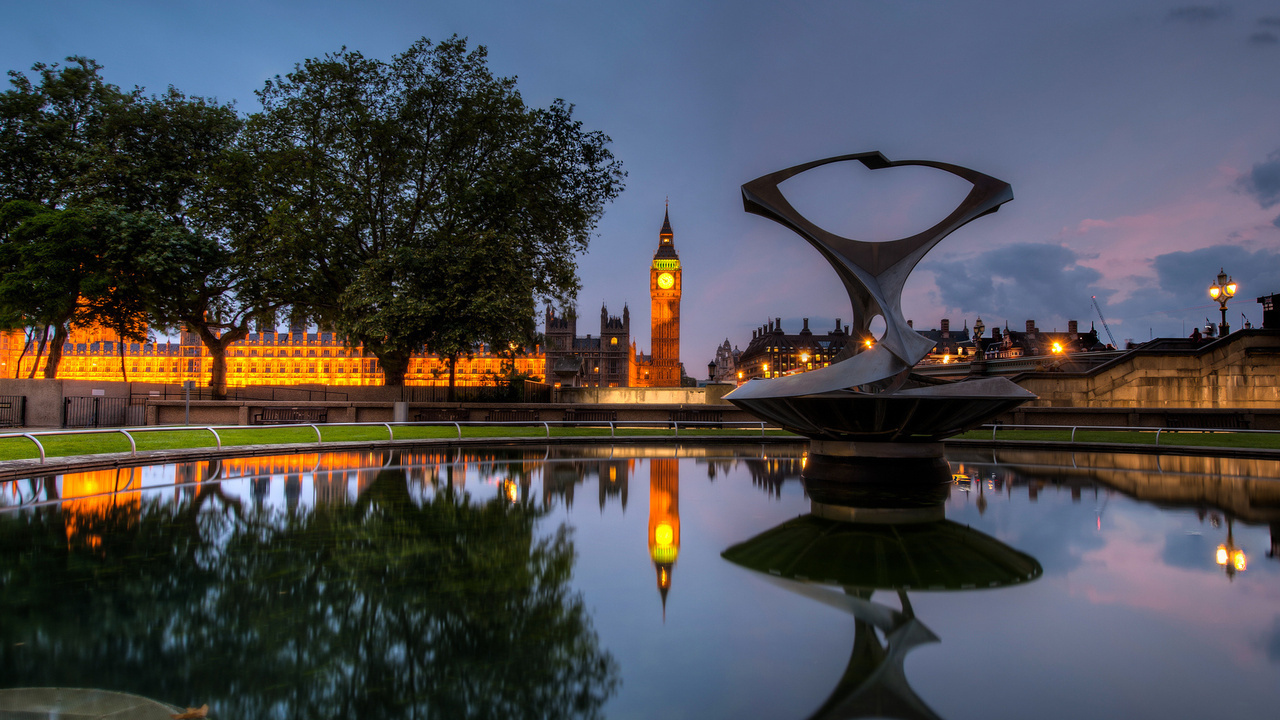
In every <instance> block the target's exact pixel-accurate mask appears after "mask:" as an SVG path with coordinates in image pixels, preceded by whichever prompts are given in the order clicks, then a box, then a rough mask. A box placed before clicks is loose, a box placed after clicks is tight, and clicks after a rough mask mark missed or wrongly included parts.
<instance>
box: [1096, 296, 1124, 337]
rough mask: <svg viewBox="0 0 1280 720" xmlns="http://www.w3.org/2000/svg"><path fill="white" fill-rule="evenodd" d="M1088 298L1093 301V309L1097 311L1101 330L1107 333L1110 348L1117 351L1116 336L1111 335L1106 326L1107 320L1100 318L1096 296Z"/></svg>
mask: <svg viewBox="0 0 1280 720" xmlns="http://www.w3.org/2000/svg"><path fill="white" fill-rule="evenodd" d="M1089 297H1090V299H1092V300H1093V309H1094V310H1097V311H1098V319H1099V320H1101V321H1102V329H1103V330H1106V331H1107V339H1108V340H1110V341H1111V347H1113V348H1117V349H1118V348H1119V346H1118V345H1116V336H1115V335H1112V334H1111V328H1110V327H1108V326H1107V319H1106V318H1104V317H1102V308H1100V307H1098V296H1097V295H1090V296H1089Z"/></svg>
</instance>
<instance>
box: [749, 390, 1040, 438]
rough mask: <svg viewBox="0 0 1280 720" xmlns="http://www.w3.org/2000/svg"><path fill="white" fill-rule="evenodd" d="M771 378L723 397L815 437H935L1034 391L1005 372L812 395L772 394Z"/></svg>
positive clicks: (967, 426)
mask: <svg viewBox="0 0 1280 720" xmlns="http://www.w3.org/2000/svg"><path fill="white" fill-rule="evenodd" d="M771 382H772V381H770V380H764V381H760V380H753V381H752V382H751V383H749V384H747V385H743V386H742V387H739V388H738V389H737V390H735V391H733V392H731V393H729V394H728V395H726V396H725V399H726V400H728V401H729V402H731V403H733V404H734V405H737V406H738V407H740V408H742V409H743V410H746V411H747V412H749V413H751V414H752V415H755V416H756V417H758V418H760V419H762V420H765V421H766V422H771V423H773V424H775V425H777V426H778V427H781V428H784V429H786V430H790V431H791V432H794V433H797V434H799V435H803V436H805V437H807V438H810V439H813V440H835V441H840V442H854V443H860V442H864V443H881V444H886V445H888V444H893V445H915V444H932V443H936V442H937V441H939V440H941V439H943V438H945V437H949V436H951V435H956V434H959V433H962V432H964V431H966V430H970V429H972V428H975V427H977V426H979V425H981V424H982V423H984V422H987V421H988V420H990V419H991V418H994V417H995V416H997V415H999V414H1001V413H1003V412H1006V411H1009V410H1012V409H1013V408H1015V407H1017V406H1019V405H1021V404H1022V403H1024V402H1026V401H1028V400H1034V399H1035V397H1036V396H1035V395H1033V394H1032V393H1030V392H1027V391H1026V390H1024V389H1022V388H1020V387H1018V386H1017V385H1015V384H1014V383H1012V382H1010V381H1009V380H1008V378H1003V377H994V378H992V377H987V378H974V379H970V380H961V381H959V382H953V383H941V384H927V385H926V384H923V383H921V384H918V385H916V386H914V387H911V386H908V387H905V388H903V389H900V390H895V391H893V392H881V393H869V392H858V391H856V390H842V391H839V392H827V393H819V394H814V395H774V394H773V388H774V387H775V386H773V385H771V384H770V383H771ZM908 457H910V456H908Z"/></svg>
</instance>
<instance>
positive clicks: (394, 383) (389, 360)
mask: <svg viewBox="0 0 1280 720" xmlns="http://www.w3.org/2000/svg"><path fill="white" fill-rule="evenodd" d="M374 355H375V356H376V357H377V358H378V362H379V363H381V364H382V384H383V385H386V386H388V387H403V386H404V376H405V373H407V372H408V371H409V360H410V359H411V358H412V357H413V355H412V353H408V352H405V351H404V350H386V351H383V352H374Z"/></svg>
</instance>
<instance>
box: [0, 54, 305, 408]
mask: <svg viewBox="0 0 1280 720" xmlns="http://www.w3.org/2000/svg"><path fill="white" fill-rule="evenodd" d="M33 70H34V74H35V76H36V81H33V80H32V79H31V78H28V77H27V76H25V75H23V74H21V73H16V72H11V73H10V82H11V85H12V88H11V89H10V90H9V91H8V92H6V93H4V94H2V95H0V166H7V167H9V168H12V171H11V172H9V173H7V174H0V202H3V201H5V200H10V201H14V200H17V201H24V202H27V203H32V204H35V205H37V206H40V207H44V208H46V209H48V210H53V211H75V210H82V209H84V208H86V207H89V206H93V207H94V208H96V209H95V210H93V212H95V213H99V214H101V213H103V212H106V211H105V210H104V208H111V209H113V211H114V214H113V215H112V216H111V218H110V220H111V222H109V223H107V225H106V226H102V227H99V226H95V227H98V230H97V233H98V236H96V237H95V239H94V242H95V243H97V245H96V246H95V248H96V249H95V252H96V255H94V256H93V257H94V260H95V261H96V262H99V263H101V262H105V261H107V260H110V261H111V267H112V268H113V271H114V274H113V275H111V276H110V277H107V276H106V275H105V274H104V273H98V274H96V275H93V276H91V277H89V276H79V275H75V274H70V275H68V274H65V273H61V268H60V267H59V265H60V263H63V262H64V261H63V259H62V258H60V257H58V253H59V252H61V251H62V250H63V249H64V248H63V247H62V246H61V245H59V241H58V240H57V239H55V238H52V237H45V238H41V236H40V235H39V232H40V230H41V228H42V227H48V226H49V222H51V221H48V222H45V221H42V222H39V223H35V224H33V225H30V226H28V227H27V228H26V230H25V231H24V238H23V239H24V241H25V242H26V243H27V244H37V245H43V247H44V249H45V250H41V251H37V250H36V249H34V248H28V251H29V254H32V255H33V256H40V257H44V256H48V257H46V258H45V259H48V260H49V263H47V264H36V265H34V266H23V267H22V268H19V269H20V270H21V272H20V273H19V275H20V276H16V277H14V278H9V277H8V272H9V270H6V276H5V277H3V278H0V285H6V284H7V285H9V286H10V287H19V288H20V287H22V286H23V285H24V284H25V285H26V286H31V285H33V284H35V283H36V280H35V278H34V276H35V275H39V274H41V273H44V274H45V275H46V277H45V278H44V279H43V280H41V281H40V282H41V283H45V284H49V285H52V286H54V287H52V288H50V290H49V292H48V293H42V294H37V295H28V296H23V295H21V294H17V295H15V294H12V293H10V294H8V295H6V294H5V293H3V292H0V320H3V321H4V322H6V323H7V326H8V327H16V326H19V325H18V323H43V326H42V327H44V328H46V330H44V331H42V332H44V334H47V328H48V327H52V328H54V338H53V342H52V344H51V347H50V352H49V359H48V361H47V364H46V371H45V377H54V376H55V375H56V372H57V365H58V360H59V358H60V356H61V347H62V344H63V342H64V341H65V339H66V337H67V333H68V329H69V323H70V322H72V321H73V320H74V321H76V322H77V323H78V324H87V323H97V324H100V325H103V326H105V327H108V328H111V329H113V330H115V331H116V333H117V334H118V335H119V337H120V339H121V340H122V341H123V340H129V339H134V340H141V339H143V338H144V333H145V327H146V325H147V321H150V323H152V324H155V325H158V326H159V327H161V328H164V329H166V330H175V329H178V328H183V327H185V328H187V329H190V330H191V331H192V332H193V333H195V334H196V335H197V336H198V337H199V338H200V340H201V342H202V343H203V344H204V345H205V347H206V348H208V350H209V353H210V355H211V356H212V357H213V372H212V374H211V378H210V385H211V387H212V389H213V391H214V396H215V397H225V396H226V349H227V347H228V346H229V345H230V344H231V343H233V342H235V341H236V340H240V339H242V338H243V337H244V336H245V335H247V334H248V328H249V322H250V320H251V319H252V318H253V317H255V316H260V315H264V314H271V313H274V312H275V311H276V310H277V309H278V308H279V307H281V306H282V304H283V303H282V302H281V301H280V299H279V295H280V293H278V292H276V293H273V292H270V291H269V290H270V289H271V288H272V286H269V285H267V284H265V283H263V282H261V281H260V278H259V277H258V275H257V267H258V264H259V263H260V262H261V259H262V256H263V255H264V254H268V255H269V253H264V251H263V248H262V246H261V245H260V244H257V243H256V242H255V240H256V239H257V236H237V235H238V233H240V232H241V229H242V228H246V227H252V226H254V224H255V218H257V217H259V216H260V215H261V209H260V208H261V204H260V203H258V202H257V201H256V200H255V199H254V198H253V195H252V187H251V185H250V184H249V180H251V177H252V172H251V171H250V168H252V161H251V159H250V158H248V157H247V155H246V154H245V153H244V151H243V149H242V148H240V147H239V146H238V145H237V141H238V139H239V137H240V132H241V129H242V127H243V122H242V120H241V118H240V117H239V116H238V115H237V114H236V112H235V109H234V108H233V107H232V105H230V104H229V103H218V102H217V101H215V100H211V99H206V98H201V97H195V96H187V95H184V94H183V93H181V92H180V91H178V90H176V89H174V88H172V87H170V88H169V89H168V90H167V91H166V92H165V93H163V94H160V95H157V96H145V95H144V94H143V92H142V90H141V89H137V90H134V91H132V92H130V93H124V92H121V91H120V90H119V89H118V88H116V87H115V86H114V85H110V84H107V83H105V82H104V81H103V80H102V78H101V76H100V70H101V66H100V65H98V64H97V63H95V62H93V61H92V60H88V59H86V58H80V57H72V58H68V64H67V65H66V66H64V67H59V66H57V65H53V66H47V65H44V64H37V65H36V66H35V67H34V68H33ZM15 212H16V210H15ZM72 217H79V216H78V215H73V216H68V218H72ZM259 224H260V223H259ZM15 227H16V226H15ZM104 227H109V228H111V229H113V230H115V231H117V232H119V233H123V234H121V235H117V236H110V235H107V234H104ZM66 239H67V238H66V237H65V233H64V237H63V238H62V240H64V241H65V240H66ZM45 251H48V252H45ZM6 267H7V268H9V269H12V268H14V267H15V266H14V264H13V263H9V264H8V265H6ZM94 282H96V283H97V284H96V285H95V284H93V283H94ZM82 283H89V284H88V285H85V286H81V284H82ZM275 287H276V288H279V287H287V286H280V285H277V286H275ZM5 297H8V298H9V299H10V300H12V301H13V302H14V303H16V304H15V305H10V304H6V301H5V299H4V298H5ZM144 310H145V315H144V314H143V311H144ZM121 349H122V350H123V347H122V348H121ZM122 362H123V354H122Z"/></svg>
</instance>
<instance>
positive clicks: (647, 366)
mask: <svg viewBox="0 0 1280 720" xmlns="http://www.w3.org/2000/svg"><path fill="white" fill-rule="evenodd" d="M674 239H675V235H674V234H673V233H672V232H671V214H670V212H669V211H667V212H664V213H663V214H662V229H661V230H659V231H658V249H657V250H656V251H655V252H654V253H653V262H652V263H651V264H650V265H649V312H650V315H649V323H650V328H651V331H650V338H651V342H652V351H653V354H652V355H651V356H649V357H648V358H642V356H640V355H639V354H637V355H636V370H635V373H634V375H633V376H632V383H631V384H632V386H634V387H680V384H681V376H682V375H683V373H682V372H681V366H680V295H681V293H682V292H683V285H682V281H683V271H682V268H681V267H680V255H679V254H678V253H676V246H675V243H674V242H673V240H674Z"/></svg>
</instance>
